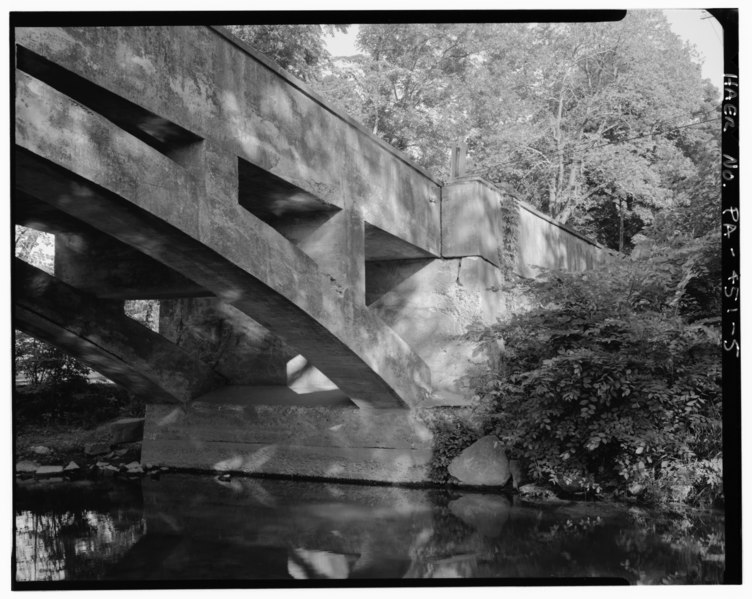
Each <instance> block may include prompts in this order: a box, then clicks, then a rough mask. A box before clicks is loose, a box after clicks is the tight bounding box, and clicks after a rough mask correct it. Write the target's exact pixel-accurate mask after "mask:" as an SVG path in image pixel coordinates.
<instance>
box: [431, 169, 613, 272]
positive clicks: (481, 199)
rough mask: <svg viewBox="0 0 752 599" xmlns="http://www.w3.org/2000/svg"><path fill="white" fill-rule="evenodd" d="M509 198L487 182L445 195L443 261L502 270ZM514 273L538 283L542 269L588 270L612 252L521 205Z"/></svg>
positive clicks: (472, 182)
mask: <svg viewBox="0 0 752 599" xmlns="http://www.w3.org/2000/svg"><path fill="white" fill-rule="evenodd" d="M502 199H503V192H502V191H501V190H499V189H497V188H496V187H494V186H493V185H491V184H490V183H488V182H487V181H484V180H483V179H479V178H475V177H468V178H463V179H458V180H455V181H452V182H451V183H449V184H448V185H446V186H445V187H444V188H443V190H442V208H441V209H442V256H444V257H458V256H482V257H483V258H485V259H486V260H488V261H489V262H491V263H492V264H495V265H496V266H499V267H501V266H502V248H503V230H504V223H503V216H502V213H501V210H500V203H501V201H502ZM510 200H511V201H513V202H515V203H516V205H517V211H518V224H517V248H516V251H515V254H516V263H515V264H514V267H513V270H514V272H515V273H516V274H518V275H520V276H523V277H535V276H536V275H537V273H538V270H537V267H542V268H560V269H565V270H573V271H578V270H586V269H590V268H593V267H594V266H595V265H596V264H598V263H600V262H602V261H604V260H606V259H607V258H608V250H606V249H605V248H604V247H603V246H601V245H599V244H597V243H595V242H593V241H591V240H589V239H587V238H586V237H584V236H583V235H580V234H578V233H577V232H575V231H573V230H571V229H569V228H568V227H565V226H564V225H561V224H559V223H557V222H555V221H554V220H553V219H552V218H551V217H549V216H547V215H545V214H543V213H542V212H539V211H537V210H535V209H534V208H533V207H532V206H529V205H528V204H526V203H524V202H520V201H518V200H512V199H511V198H510Z"/></svg>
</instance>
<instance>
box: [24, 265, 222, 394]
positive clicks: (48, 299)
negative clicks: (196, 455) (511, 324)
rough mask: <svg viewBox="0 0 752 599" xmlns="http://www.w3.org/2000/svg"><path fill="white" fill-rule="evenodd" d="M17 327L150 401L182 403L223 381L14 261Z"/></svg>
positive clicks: (105, 306) (115, 313) (102, 306)
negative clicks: (73, 356) (76, 358)
mask: <svg viewBox="0 0 752 599" xmlns="http://www.w3.org/2000/svg"><path fill="white" fill-rule="evenodd" d="M13 286H14V290H15V297H14V300H15V305H14V308H15V312H14V316H15V320H14V323H15V326H16V327H18V328H19V329H21V330H23V331H25V332H27V333H29V334H30V335H33V336H34V337H37V338H39V339H43V340H45V341H47V342H49V343H51V344H52V345H55V346H56V347H59V348H60V349H62V350H63V351H66V352H68V353H70V354H72V355H75V356H76V357H78V358H79V359H81V361H82V362H84V363H85V364H87V365H89V366H90V367H91V368H94V369H95V370H96V371H98V372H101V373H102V374H104V375H105V376H106V377H108V378H109V379H111V380H112V381H115V382H116V383H120V384H122V385H123V386H125V387H126V388H127V389H129V390H131V391H132V392H134V393H138V394H140V395H142V396H143V397H144V399H145V400H146V401H157V402H184V401H187V400H189V399H191V398H193V397H196V396H197V395H199V394H201V393H204V392H206V391H208V390H209V389H211V388H212V387H214V386H216V385H217V384H219V383H220V382H221V379H220V377H218V376H217V375H216V374H215V373H214V372H213V371H212V369H211V368H210V367H209V366H208V365H206V364H204V363H202V362H201V361H200V360H197V359H196V358H195V357H193V356H192V355H190V354H187V353H185V352H184V351H182V350H181V349H180V348H179V347H177V346H176V345H174V344H172V343H170V342H169V341H167V340H166V339H164V337H162V336H160V335H157V334H156V333H154V332H152V331H150V330H149V329H147V328H146V327H144V326H143V325H141V324H139V323H137V322H136V321H134V320H132V319H130V318H128V317H127V316H125V314H123V312H122V309H120V310H118V309H117V308H116V307H115V306H113V304H111V303H109V302H101V301H99V300H97V299H95V298H93V297H91V296H87V295H85V294H82V293H80V292H78V291H77V290H75V289H73V288H72V287H70V286H68V285H66V284H65V283H62V282H61V281H58V280H57V279H55V278H54V277H51V276H50V275H48V274H47V273H45V272H43V271H41V270H39V269H37V268H35V267H33V266H31V265H29V264H26V263H25V262H23V261H22V260H19V259H18V258H15V259H14V264H13Z"/></svg>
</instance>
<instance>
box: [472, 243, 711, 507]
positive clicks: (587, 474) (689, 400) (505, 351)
mask: <svg viewBox="0 0 752 599" xmlns="http://www.w3.org/2000/svg"><path fill="white" fill-rule="evenodd" d="M712 244H713V240H712V239H710V238H708V239H703V240H691V241H688V242H686V243H680V244H676V246H675V247H672V246H666V245H663V246H661V247H654V248H650V249H649V250H648V251H643V252H642V257H641V258H638V259H622V260H617V261H615V262H614V263H611V264H609V265H607V266H605V267H603V268H599V269H597V270H593V271H588V272H584V273H565V272H560V271H552V272H548V273H544V275H543V276H542V277H541V278H540V279H539V280H536V281H532V282H530V283H529V284H528V286H529V290H528V291H529V293H531V294H532V295H533V296H534V297H535V298H536V299H537V301H538V307H537V308H534V309H532V310H530V311H528V312H526V313H524V314H519V315H517V316H515V317H514V318H512V319H511V320H509V321H507V322H504V323H500V324H498V325H496V326H494V327H491V328H490V329H488V330H486V331H485V332H484V333H483V334H482V335H481V341H482V342H483V343H484V345H485V347H486V348H487V349H488V350H489V352H493V351H495V352H497V353H499V352H500V354H501V355H500V356H497V357H496V360H495V362H497V363H498V364H499V366H498V367H497V368H495V369H494V370H493V371H492V372H487V373H485V374H483V375H481V376H480V377H479V378H478V380H477V381H476V384H477V390H478V392H479V394H480V395H481V396H483V397H484V398H485V399H486V401H487V404H488V410H489V411H488V415H487V417H486V420H485V432H491V433H495V434H497V435H498V436H499V437H500V438H501V439H502V440H503V441H505V442H506V443H507V444H508V445H509V446H511V447H513V448H514V450H515V451H517V452H519V453H520V454H521V455H522V456H523V457H524V458H525V459H526V463H527V464H528V470H529V472H528V474H529V475H530V476H532V477H533V478H534V479H547V480H549V481H551V482H553V483H556V484H559V485H560V486H561V487H563V488H567V487H572V486H575V487H577V486H579V487H581V488H585V489H588V488H589V489H592V490H596V491H597V490H600V489H601V488H609V487H610V488H612V489H616V490H621V491H625V492H631V493H632V494H635V495H639V496H641V497H642V498H643V499H646V500H650V501H660V500H666V501H671V500H694V501H697V502H704V501H711V500H712V499H714V498H715V496H716V495H718V494H719V493H720V489H721V485H720V466H719V465H720V463H721V363H720V334H719V331H718V329H717V328H716V326H715V321H716V320H717V318H714V317H715V316H717V312H715V309H716V303H715V302H716V297H715V296H714V295H713V294H712V293H710V291H712V290H713V289H715V288H717V284H716V283H715V282H714V281H713V280H712V279H711V278H709V276H708V273H710V272H712V270H713V268H714V263H715V253H714V252H713V251H710V250H709V249H708V248H709V247H713V245H712ZM690 319H691V321H690ZM500 345H501V349H500V350H499V349H498V348H499V346H500ZM499 357H500V358H501V359H500V360H499V359H498V358H499Z"/></svg>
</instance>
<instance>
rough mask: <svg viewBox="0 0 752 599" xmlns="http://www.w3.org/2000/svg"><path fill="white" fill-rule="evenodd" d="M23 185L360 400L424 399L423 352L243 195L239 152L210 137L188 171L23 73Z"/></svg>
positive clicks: (19, 126)
mask: <svg viewBox="0 0 752 599" xmlns="http://www.w3.org/2000/svg"><path fill="white" fill-rule="evenodd" d="M16 109H17V110H16V116H17V121H16V141H17V144H18V146H20V147H22V148H25V150H21V151H20V152H19V153H18V154H17V161H16V166H17V185H18V187H19V188H20V189H21V190H23V191H24V192H26V193H28V194H29V195H32V196H35V197H37V198H38V199H40V200H42V201H45V202H47V203H49V204H51V205H53V206H55V207H56V208H58V209H60V210H62V211H64V212H66V213H68V214H70V215H72V216H74V217H76V218H78V219H80V220H82V221H84V222H86V223H88V224H90V225H91V226H93V227H95V228H97V229H99V230H100V231H102V232H104V233H107V234H108V235H111V236H113V237H115V238H117V239H119V240H120V241H122V242H123V243H126V244H128V245H130V246H131V247H134V248H135V249H138V250H139V251H142V252H143V253H145V254H147V255H149V256H151V257H152V258H154V259H156V260H157V261H159V262H161V263H163V264H165V265H167V266H169V267H171V268H173V269H174V270H176V271H177V272H179V273H181V274H182V275H183V276H185V277H187V278H189V279H191V280H193V281H194V282H196V283H197V284H199V285H201V286H202V287H204V288H206V289H208V290H209V291H211V292H213V293H215V294H216V295H217V296H219V297H221V298H223V299H224V300H225V301H227V302H229V303H231V304H232V305H234V306H235V307H237V308H238V309H240V310H241V311H243V312H245V313H247V314H249V315H250V316H252V317H253V318H254V319H255V320H257V321H258V322H259V323H261V324H262V325H263V326H265V327H266V328H267V329H269V330H271V331H273V332H274V333H275V334H277V335H279V336H280V337H281V338H283V339H284V340H285V341H286V342H287V343H289V344H290V345H291V346H293V347H295V348H296V349H298V350H299V351H300V352H301V353H303V354H304V355H306V357H308V358H309V359H310V360H311V362H312V363H313V364H314V365H315V366H316V367H317V368H319V369H320V370H321V371H322V372H324V373H325V374H326V375H327V376H328V377H329V378H330V379H332V381H333V382H334V383H335V384H337V386H338V387H340V388H341V389H342V390H343V391H345V392H346V393H347V394H348V395H349V396H350V397H352V398H353V400H354V401H360V402H363V403H364V404H365V405H373V406H383V407H387V406H399V405H405V403H407V404H412V405H416V404H420V403H421V402H422V401H423V400H424V399H425V398H426V397H427V396H428V394H429V390H430V373H429V371H428V368H427V366H426V365H425V364H424V363H423V361H422V360H421V359H420V358H419V357H418V356H417V355H416V354H414V353H413V352H412V350H411V349H410V347H409V346H408V345H407V344H406V343H405V342H404V341H403V340H402V339H400V338H399V337H398V336H397V335H396V334H394V332H393V331H391V330H390V329H389V328H388V327H386V326H385V325H383V324H382V323H381V321H379V320H378V318H376V317H375V316H373V315H372V314H371V312H370V311H369V310H368V309H367V308H365V306H362V305H359V304H358V303H357V302H356V297H357V296H356V294H354V293H353V291H352V290H350V289H348V288H347V287H342V286H340V285H334V286H333V285H332V280H331V279H332V278H331V276H330V275H327V274H324V273H322V272H321V271H320V269H319V268H318V265H317V264H316V262H314V261H313V260H312V259H311V258H310V257H309V256H307V255H306V254H304V253H303V252H302V251H300V250H299V249H298V248H296V247H295V246H294V245H292V244H291V243H290V242H289V241H288V240H286V239H285V238H284V237H283V236H282V235H280V234H279V233H278V232H277V231H275V230H274V229H273V228H271V227H270V226H268V225H267V224H265V223H263V222H262V221H261V220H259V219H258V218H256V217H255V216H253V215H252V214H250V213H249V212H248V211H247V210H244V209H243V208H242V207H241V206H240V205H239V204H238V202H237V198H238V191H237V186H238V174H237V161H236V160H233V159H232V157H231V156H227V155H226V154H224V153H222V152H221V151H219V150H218V149H217V148H213V147H210V146H209V145H208V144H206V143H205V144H204V145H205V147H204V152H203V160H204V162H203V163H202V164H198V165H197V166H196V168H194V169H192V172H190V173H189V172H188V171H186V170H184V169H183V168H182V167H180V166H179V165H176V164H175V163H174V162H172V161H171V160H170V159H169V158H167V157H164V156H162V155H161V154H159V153H158V152H156V151H155V150H153V149H152V148H150V147H149V146H148V145H146V144H143V143H142V142H140V141H139V140H137V139H135V138H134V137H132V136H130V135H129V134H127V133H125V132H124V131H122V130H120V129H118V128H117V127H114V126H113V125H112V124H111V123H109V122H108V121H107V120H105V119H103V118H101V117H99V116H98V115H95V114H92V113H91V112H89V111H86V110H84V109H83V108H81V107H80V106H78V105H77V104H75V103H73V102H72V101H71V100H69V99H68V98H66V97H65V96H63V95H62V94H60V93H59V92H57V91H55V90H53V89H51V88H50V87H48V86H46V85H45V84H44V83H41V82H39V81H36V80H34V79H32V78H30V77H28V76H27V75H25V74H24V73H17V102H16Z"/></svg>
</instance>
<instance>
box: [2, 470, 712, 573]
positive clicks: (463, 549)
mask: <svg viewBox="0 0 752 599" xmlns="http://www.w3.org/2000/svg"><path fill="white" fill-rule="evenodd" d="M14 503H15V527H16V529H15V575H16V581H17V582H19V583H26V582H28V583H34V582H56V581H58V582H59V581H73V582H75V581H105V582H106V583H107V584H108V585H110V586H111V585H113V583H114V584H115V586H116V585H117V581H124V583H125V581H127V582H128V584H130V585H133V583H136V586H138V585H139V584H142V585H144V586H150V584H155V583H156V581H162V582H163V581H190V580H196V581H223V583H224V584H227V583H228V581H230V582H231V581H237V582H238V584H239V586H244V585H250V586H253V583H254V581H266V582H265V583H264V584H266V585H268V584H269V581H274V580H280V581H291V580H292V581H295V580H305V579H361V580H369V579H371V580H378V579H403V578H421V579H425V578H484V579H489V578H494V579H497V578H498V579H520V580H524V579H527V578H535V579H541V578H545V579H550V580H551V583H552V584H556V581H557V579H562V578H573V577H575V578H579V577H587V578H602V577H604V578H609V579H618V580H619V581H623V582H626V583H630V584H672V583H674V584H694V583H698V584H714V583H720V582H722V579H723V569H724V556H723V550H724V528H723V514H722V513H720V512H697V513H693V514H691V515H690V514H683V515H678V514H674V515H668V514H666V513H665V512H657V511H650V510H646V509H641V508H638V507H634V506H628V505H622V504H614V503H605V502H577V501H561V502H556V503H543V502H535V501H528V500H523V499H522V498H521V497H520V496H506V495H501V494H498V493H479V492H467V491H457V490H451V491H450V490H445V489H411V488H401V487H388V486H372V485H350V484H335V483H323V482H300V481H287V480H272V479H254V478H234V479H232V480H230V481H227V482H225V481H221V480H219V478H217V477H214V476H209V475H196V474H181V473H167V474H165V475H163V476H162V477H161V478H160V479H158V480H155V479H150V478H145V479H143V480H137V481H125V480H122V481H121V480H118V479H106V480H100V481H96V482H92V481H79V482H58V483H54V482H49V483H32V484H29V483H25V484H19V485H18V486H17V487H16V489H15V496H14ZM258 584H261V583H260V582H259V583H258ZM22 586H24V585H22Z"/></svg>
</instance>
